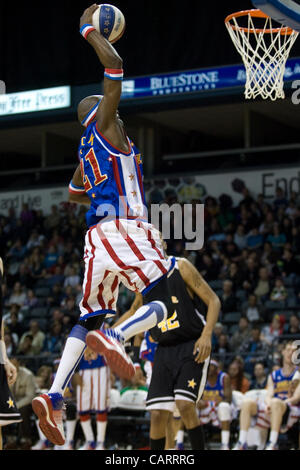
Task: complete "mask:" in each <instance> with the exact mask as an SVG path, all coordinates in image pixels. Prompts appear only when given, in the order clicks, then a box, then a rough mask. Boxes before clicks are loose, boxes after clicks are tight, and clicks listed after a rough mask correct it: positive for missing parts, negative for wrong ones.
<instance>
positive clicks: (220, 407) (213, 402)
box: [197, 360, 235, 450]
mask: <svg viewBox="0 0 300 470" xmlns="http://www.w3.org/2000/svg"><path fill="white" fill-rule="evenodd" d="M197 406H198V409H199V417H200V423H201V425H205V424H208V423H212V424H213V426H216V427H218V428H221V444H222V446H221V449H222V450H229V440H230V422H231V420H232V419H233V418H234V417H235V410H234V406H233V404H232V390H231V383H230V378H229V376H228V375H227V374H226V373H225V372H222V371H221V370H220V367H219V364H218V362H217V361H215V360H211V361H210V366H209V369H208V378H207V382H206V385H205V389H204V392H203V395H202V399H201V400H200V401H199V402H198V403H197Z"/></svg>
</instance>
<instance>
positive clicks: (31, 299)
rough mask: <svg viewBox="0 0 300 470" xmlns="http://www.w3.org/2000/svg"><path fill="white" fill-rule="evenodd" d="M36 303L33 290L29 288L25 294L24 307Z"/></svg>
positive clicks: (29, 306)
mask: <svg viewBox="0 0 300 470" xmlns="http://www.w3.org/2000/svg"><path fill="white" fill-rule="evenodd" d="M37 304H38V298H37V297H36V295H35V293H34V291H33V290H32V289H29V290H28V291H27V294H26V300H25V302H24V307H26V308H27V309H31V308H34V307H36V306H37Z"/></svg>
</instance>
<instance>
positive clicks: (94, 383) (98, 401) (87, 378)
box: [77, 366, 110, 414]
mask: <svg viewBox="0 0 300 470" xmlns="http://www.w3.org/2000/svg"><path fill="white" fill-rule="evenodd" d="M79 375H80V376H81V377H82V386H81V387H80V386H78V387H77V410H78V412H79V414H89V413H90V412H91V411H95V412H102V413H104V412H107V411H108V409H109V396H110V369H109V368H108V367H107V366H103V367H97V368H95V369H83V370H80V371H79Z"/></svg>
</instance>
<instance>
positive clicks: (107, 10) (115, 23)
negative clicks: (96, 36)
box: [93, 4, 125, 44]
mask: <svg viewBox="0 0 300 470" xmlns="http://www.w3.org/2000/svg"><path fill="white" fill-rule="evenodd" d="M93 26H94V27H95V28H96V30H97V31H98V33H101V34H102V36H104V37H105V38H106V39H107V40H108V41H109V42H110V43H112V44H113V43H114V42H116V41H118V40H119V39H120V38H121V37H122V36H123V34H124V31H125V18H124V15H123V13H122V12H121V11H120V10H119V9H118V8H117V7H115V6H114V5H108V4H103V5H99V8H98V9H97V10H96V11H95V13H94V15H93Z"/></svg>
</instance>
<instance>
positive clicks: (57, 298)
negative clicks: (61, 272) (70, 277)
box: [47, 284, 64, 307]
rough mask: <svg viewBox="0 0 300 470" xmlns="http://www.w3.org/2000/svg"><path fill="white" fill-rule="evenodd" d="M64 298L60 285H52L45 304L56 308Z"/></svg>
mask: <svg viewBox="0 0 300 470" xmlns="http://www.w3.org/2000/svg"><path fill="white" fill-rule="evenodd" d="M63 298H64V294H63V291H62V286H61V284H54V286H53V287H52V292H51V294H50V297H48V298H47V304H48V305H51V306H52V307H58V306H59V305H61V302H62V300H63Z"/></svg>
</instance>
